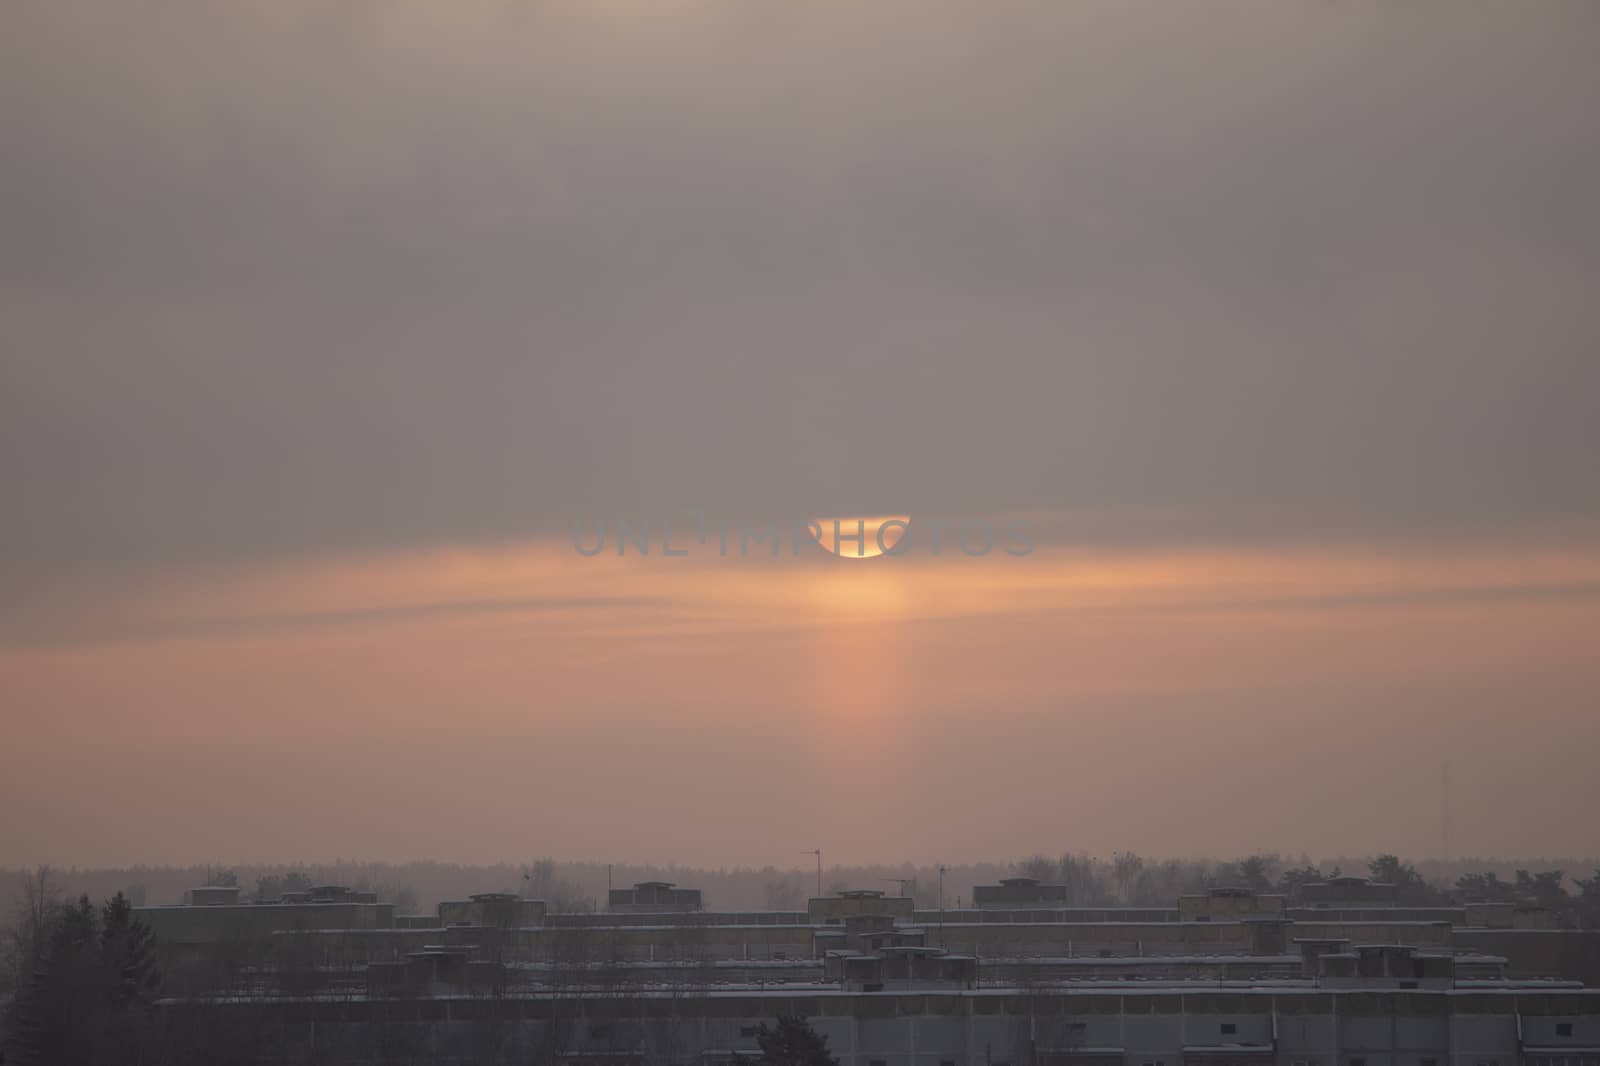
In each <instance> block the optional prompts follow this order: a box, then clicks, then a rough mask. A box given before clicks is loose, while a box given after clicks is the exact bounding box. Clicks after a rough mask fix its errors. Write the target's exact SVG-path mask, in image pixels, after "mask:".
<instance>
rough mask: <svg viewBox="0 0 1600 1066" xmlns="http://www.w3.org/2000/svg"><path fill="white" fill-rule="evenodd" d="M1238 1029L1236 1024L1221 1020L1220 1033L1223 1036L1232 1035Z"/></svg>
mask: <svg viewBox="0 0 1600 1066" xmlns="http://www.w3.org/2000/svg"><path fill="white" fill-rule="evenodd" d="M1238 1031H1239V1027H1238V1026H1237V1025H1235V1024H1233V1023H1232V1022H1223V1023H1222V1035H1223V1036H1232V1035H1233V1034H1234V1033H1237V1032H1238Z"/></svg>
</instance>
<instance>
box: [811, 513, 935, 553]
mask: <svg viewBox="0 0 1600 1066" xmlns="http://www.w3.org/2000/svg"><path fill="white" fill-rule="evenodd" d="M910 524H911V519H910V517H909V516H907V515H873V516H868V515H850V516H848V517H840V518H813V519H811V523H810V525H811V529H812V530H813V531H814V532H815V533H816V538H817V545H818V546H819V547H821V548H822V550H823V551H825V552H828V553H829V554H830V555H837V556H838V557H839V558H841V559H874V558H877V557H878V556H880V555H886V554H887V555H894V554H895V548H896V547H897V546H898V545H899V544H900V542H901V541H902V540H903V539H904V538H905V535H906V530H907V527H908V526H909V525H910Z"/></svg>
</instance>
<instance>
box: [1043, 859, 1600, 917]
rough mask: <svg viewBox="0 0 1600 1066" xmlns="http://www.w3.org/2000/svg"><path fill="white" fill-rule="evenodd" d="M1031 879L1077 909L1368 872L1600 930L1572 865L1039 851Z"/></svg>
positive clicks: (1286, 886) (1399, 894) (1595, 873)
mask: <svg viewBox="0 0 1600 1066" xmlns="http://www.w3.org/2000/svg"><path fill="white" fill-rule="evenodd" d="M1018 872H1019V873H1020V874H1021V875H1022V876H1025V877H1036V878H1038V879H1039V880H1041V881H1047V882H1050V883H1052V884H1061V885H1065V886H1066V888H1067V904H1068V906H1073V907H1112V906H1132V907H1163V906H1171V905H1172V901H1173V900H1175V899H1177V898H1178V897H1179V896H1182V895H1188V894H1193V893H1197V892H1204V891H1205V890H1207V889H1209V888H1221V887H1228V888H1248V889H1252V890H1254V891H1257V892H1281V893H1283V894H1285V895H1288V896H1291V897H1292V896H1294V895H1295V893H1296V891H1297V890H1298V889H1299V887H1300V886H1301V885H1303V884H1307V883H1310V882H1317V881H1326V880H1328V879H1329V878H1333V877H1339V876H1341V875H1346V874H1350V875H1355V876H1359V877H1367V878H1370V879H1372V880H1374V881H1383V882H1386V883H1388V884H1392V885H1394V886H1395V890H1396V902H1397V903H1399V904H1401V905H1402V906H1409V907H1447V906H1459V905H1462V904H1467V903H1511V904H1516V905H1519V906H1529V907H1542V908H1544V909H1546V910H1549V911H1551V912H1552V913H1554V914H1556V915H1557V916H1558V917H1559V918H1561V919H1563V920H1564V924H1567V925H1570V926H1573V927H1575V928H1576V927H1581V928H1586V929H1594V928H1600V869H1593V868H1592V875H1591V876H1589V877H1587V878H1584V877H1568V876H1567V873H1566V871H1565V870H1562V869H1550V870H1539V871H1537V872H1535V871H1530V870H1529V869H1527V868H1519V869H1516V870H1514V871H1513V872H1512V875H1511V878H1510V880H1505V879H1502V877H1501V876H1500V874H1499V873H1498V872H1497V871H1495V870H1476V871H1470V872H1463V873H1459V874H1457V875H1456V876H1455V878H1454V880H1453V882H1452V883H1448V884H1442V883H1440V882H1438V881H1434V880H1430V879H1429V878H1427V877H1425V876H1423V875H1422V874H1421V873H1419V872H1418V871H1417V868H1416V867H1415V866H1413V865H1412V864H1411V863H1408V862H1406V861H1404V860H1402V859H1401V858H1400V857H1399V856H1396V855H1379V856H1377V857H1376V858H1373V859H1369V860H1367V861H1366V862H1365V863H1362V864H1361V865H1360V866H1359V867H1358V868H1353V869H1345V868H1344V867H1343V866H1342V864H1341V863H1338V862H1334V863H1330V864H1328V865H1327V866H1325V867H1324V866H1321V865H1318V864H1314V863H1312V862H1310V861H1308V860H1307V859H1305V858H1304V857H1302V858H1301V859H1300V860H1298V861H1287V860H1285V859H1284V858H1283V857H1281V856H1278V855H1251V856H1247V857H1245V858H1242V859H1236V860H1233V861H1231V862H1213V861H1209V860H1181V859H1178V860H1174V859H1168V860H1147V859H1145V858H1143V857H1141V856H1139V855H1136V854H1133V853H1131V852H1118V853H1116V854H1114V855H1113V856H1112V857H1111V858H1109V859H1100V858H1096V857H1094V856H1090V855H1070V854H1069V855H1063V856H1062V857H1061V858H1060V859H1051V858H1049V857H1047V856H1043V855H1035V856H1032V857H1030V858H1027V859H1024V860H1023V861H1022V862H1021V863H1019V864H1018Z"/></svg>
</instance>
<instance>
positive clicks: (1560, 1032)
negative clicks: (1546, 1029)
mask: <svg viewBox="0 0 1600 1066" xmlns="http://www.w3.org/2000/svg"><path fill="white" fill-rule="evenodd" d="M1556 1035H1557V1036H1571V1035H1572V1023H1571V1022H1557V1023H1556Z"/></svg>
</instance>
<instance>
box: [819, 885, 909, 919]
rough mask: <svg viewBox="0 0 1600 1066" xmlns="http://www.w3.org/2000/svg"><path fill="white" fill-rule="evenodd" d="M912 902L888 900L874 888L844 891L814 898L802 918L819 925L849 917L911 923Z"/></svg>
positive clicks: (889, 897)
mask: <svg viewBox="0 0 1600 1066" xmlns="http://www.w3.org/2000/svg"><path fill="white" fill-rule="evenodd" d="M916 909H917V905H916V901H915V900H913V899H912V898H911V897H910V896H888V895H885V894H884V893H883V892H882V891H880V890H879V889H876V888H857V889H848V890H846V891H844V892H840V893H839V894H838V895H837V896H817V897H814V898H812V899H810V900H808V901H806V914H807V916H808V917H809V918H810V920H811V921H812V922H814V923H816V924H819V925H838V924H840V923H842V922H843V921H844V920H845V918H847V917H849V916H850V915H853V914H886V915H889V916H891V917H893V918H896V919H900V920H903V921H908V922H909V921H911V920H912V918H913V916H914V915H915V914H916Z"/></svg>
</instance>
